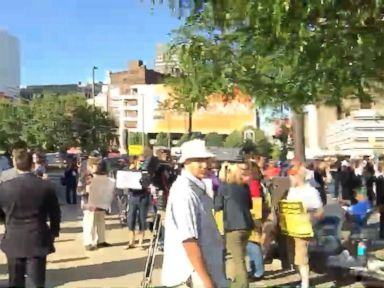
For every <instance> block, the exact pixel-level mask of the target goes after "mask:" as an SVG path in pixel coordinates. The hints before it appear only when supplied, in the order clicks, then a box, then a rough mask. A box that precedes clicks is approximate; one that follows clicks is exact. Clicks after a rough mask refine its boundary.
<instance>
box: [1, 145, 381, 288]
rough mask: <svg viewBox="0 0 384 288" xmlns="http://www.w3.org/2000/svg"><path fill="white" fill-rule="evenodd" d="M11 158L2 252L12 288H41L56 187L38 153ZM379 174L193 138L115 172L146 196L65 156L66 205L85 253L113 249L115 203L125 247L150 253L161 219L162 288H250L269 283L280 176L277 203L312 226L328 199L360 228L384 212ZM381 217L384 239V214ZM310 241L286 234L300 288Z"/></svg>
mask: <svg viewBox="0 0 384 288" xmlns="http://www.w3.org/2000/svg"><path fill="white" fill-rule="evenodd" d="M12 159H13V164H14V168H12V169H8V170H6V171H4V172H2V174H1V175H0V207H1V208H2V211H3V212H4V213H3V214H4V215H3V216H5V217H4V218H5V226H6V232H5V235H4V238H3V241H2V243H1V249H2V250H3V251H4V253H5V254H6V256H7V260H8V270H9V286H10V287H25V275H28V276H29V277H30V278H31V280H32V282H33V283H34V284H35V285H36V287H44V283H45V269H46V256H47V255H48V254H49V253H52V252H53V251H54V246H53V244H54V239H55V238H56V237H58V235H59V231H60V207H59V205H58V200H57V196H56V191H55V186H54V185H53V184H52V183H51V182H50V181H47V180H49V178H48V176H47V171H46V166H45V165H44V157H43V155H42V154H39V153H31V152H30V151H29V150H28V149H27V147H26V145H21V146H18V147H15V149H14V150H13V153H12ZM383 168H384V162H382V161H373V160H372V159H368V158H365V159H362V160H360V161H352V160H346V159H344V160H342V161H341V160H337V159H329V160H327V159H326V160H322V161H320V160H317V161H309V162H307V163H303V162H300V161H296V160H292V161H286V162H277V161H272V160H268V161H266V159H265V158H263V157H253V156H247V155H239V157H238V158H236V159H227V160H226V161H218V160H217V159H216V158H215V155H213V154H211V153H210V152H209V151H208V150H207V148H206V147H205V143H204V141H202V140H191V141H188V142H186V143H184V144H183V145H182V147H181V157H180V159H177V160H175V159H171V157H170V155H169V153H168V151H167V150H161V149H160V150H158V151H156V153H153V151H152V150H151V149H149V148H147V149H145V151H144V153H143V155H141V156H135V157H130V158H127V161H125V160H124V159H121V160H119V167H118V169H119V170H123V171H124V170H128V171H139V172H142V173H143V175H146V176H145V177H147V178H144V176H143V178H142V180H143V182H142V184H143V185H142V189H117V188H116V170H113V169H112V170H111V167H109V166H108V161H107V160H106V159H104V158H103V157H102V156H101V155H100V154H99V153H92V154H90V155H88V156H82V157H81V158H77V157H71V158H68V159H67V167H66V169H65V172H64V173H63V176H62V177H61V184H62V185H64V186H65V199H66V201H67V204H68V205H76V204H77V203H78V200H80V203H81V204H80V205H81V208H82V210H83V244H84V247H85V249H86V250H87V251H94V250H96V249H100V248H105V247H108V246H110V244H109V243H108V242H107V240H106V235H105V216H106V214H107V213H110V211H111V205H112V202H113V201H114V199H116V200H117V204H118V208H119V215H120V220H121V223H122V224H123V225H125V226H127V228H128V231H129V233H128V237H127V238H128V241H127V242H128V245H127V247H126V249H135V248H141V249H147V246H145V245H144V239H145V232H146V231H147V230H148V229H149V230H151V220H150V219H151V217H149V213H150V212H152V213H153V214H156V213H161V215H162V216H163V225H162V229H161V233H160V239H159V240H160V241H159V243H160V247H159V248H160V250H161V251H164V261H163V267H162V282H163V285H164V286H166V287H205V288H211V287H217V288H221V287H223V288H224V287H239V288H243V287H244V288H245V287H249V283H250V282H253V281H259V280H261V279H263V277H264V273H265V269H264V265H265V263H267V262H268V261H269V260H270V258H271V255H272V254H273V253H271V251H272V249H273V247H274V245H273V244H274V243H275V242H276V241H277V240H276V238H277V236H278V235H279V233H280V232H281V231H280V228H279V210H278V205H276V203H277V202H276V200H272V198H273V197H276V195H274V194H276V193H275V192H276V191H274V189H276V185H275V180H276V179H277V180H279V179H280V180H281V179H283V178H284V179H289V181H288V185H287V186H286V187H283V193H281V195H280V196H279V199H278V200H281V199H286V200H288V201H298V202H301V203H302V204H303V207H304V209H305V210H304V211H305V213H306V215H307V216H308V217H309V219H310V221H311V223H312V225H313V227H315V226H316V224H317V223H319V222H320V221H321V220H322V219H323V217H324V212H323V207H324V206H325V205H326V204H327V199H329V197H327V194H330V195H331V196H332V197H333V200H334V201H339V203H340V204H341V205H344V206H347V207H348V208H346V211H347V215H348V217H350V220H351V221H352V222H354V223H355V224H356V227H357V228H356V229H357V230H358V229H361V227H363V226H364V225H365V222H366V219H367V217H366V216H367V214H369V212H370V211H372V208H373V207H374V206H377V207H379V209H382V208H381V207H382V206H383V205H384V170H383ZM144 172H145V173H144ZM144 182H145V183H144ZM32 190H33V191H32ZM30 191H32V192H33V193H32V194H31V195H33V197H30V194H28V193H30ZM26 194H28V197H26V196H27V195H26ZM258 203H259V204H258ZM380 212H381V214H380V215H381V219H380V236H381V237H382V238H384V210H380ZM47 219H48V220H49V222H50V225H49V226H48V225H47ZM31 231H32V233H31ZM16 239H17V240H18V241H16ZM20 239H23V240H21V241H20ZM310 242H311V238H310V237H286V245H287V246H286V250H287V251H288V252H289V253H288V254H292V255H288V256H289V257H288V258H290V259H292V262H291V264H294V265H296V267H297V269H298V272H299V274H300V277H301V284H300V286H301V287H303V288H306V287H309V270H310V268H309V260H310V259H309V257H310V256H309V252H308V247H309V244H310ZM280 257H282V256H281V255H280ZM247 259H248V263H246V261H247ZM281 260H282V259H281ZM289 269H290V268H289ZM175 271H179V272H178V273H175Z"/></svg>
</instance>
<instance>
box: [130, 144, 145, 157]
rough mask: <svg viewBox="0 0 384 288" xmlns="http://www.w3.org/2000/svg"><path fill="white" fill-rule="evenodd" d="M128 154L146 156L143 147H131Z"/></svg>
mask: <svg viewBox="0 0 384 288" xmlns="http://www.w3.org/2000/svg"><path fill="white" fill-rule="evenodd" d="M128 154H129V155H130V156H139V155H143V154H144V149H143V146H142V145H129V146H128Z"/></svg>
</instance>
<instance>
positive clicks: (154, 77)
mask: <svg viewBox="0 0 384 288" xmlns="http://www.w3.org/2000/svg"><path fill="white" fill-rule="evenodd" d="M162 76H163V75H162V74H161V73H158V72H156V71H154V70H151V69H147V67H146V66H145V65H144V64H143V61H141V60H135V61H130V62H129V63H128V70H126V71H121V72H111V73H110V79H111V85H112V86H114V87H118V88H120V93H121V94H122V95H124V94H129V93H130V90H129V89H130V87H131V86H132V85H135V84H157V83H159V81H160V80H161V78H162Z"/></svg>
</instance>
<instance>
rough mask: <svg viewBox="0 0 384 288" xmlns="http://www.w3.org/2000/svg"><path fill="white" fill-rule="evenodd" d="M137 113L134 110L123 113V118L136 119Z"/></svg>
mask: <svg viewBox="0 0 384 288" xmlns="http://www.w3.org/2000/svg"><path fill="white" fill-rule="evenodd" d="M137 115H138V113H137V111H135V110H132V111H125V117H137Z"/></svg>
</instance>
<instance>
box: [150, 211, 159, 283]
mask: <svg viewBox="0 0 384 288" xmlns="http://www.w3.org/2000/svg"><path fill="white" fill-rule="evenodd" d="M161 227H162V225H161V215H160V214H158V221H157V227H156V232H155V233H156V236H155V244H154V246H153V258H152V261H151V267H150V270H149V279H152V273H153V268H154V266H155V259H156V252H157V247H158V245H159V238H160V231H161Z"/></svg>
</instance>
